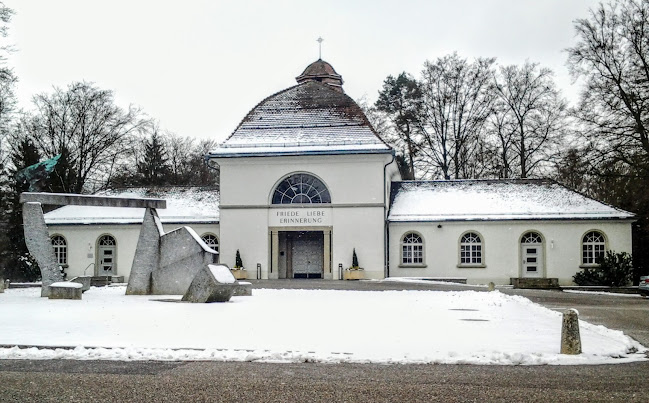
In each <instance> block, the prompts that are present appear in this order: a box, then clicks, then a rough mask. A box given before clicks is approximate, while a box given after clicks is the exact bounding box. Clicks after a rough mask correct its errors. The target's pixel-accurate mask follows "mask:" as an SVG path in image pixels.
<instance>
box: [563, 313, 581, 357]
mask: <svg viewBox="0 0 649 403" xmlns="http://www.w3.org/2000/svg"><path fill="white" fill-rule="evenodd" d="M561 354H573V355H574V354H581V336H580V335H579V312H577V310H576V309H568V310H566V311H564V312H563V326H562V328H561Z"/></svg>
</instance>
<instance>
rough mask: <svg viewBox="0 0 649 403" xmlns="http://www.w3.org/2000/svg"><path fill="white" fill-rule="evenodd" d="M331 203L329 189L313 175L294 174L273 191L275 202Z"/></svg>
mask: <svg viewBox="0 0 649 403" xmlns="http://www.w3.org/2000/svg"><path fill="white" fill-rule="evenodd" d="M295 203H300V204H310V203H331V196H330V195H329V190H328V189H327V187H326V186H325V184H324V183H322V181H321V180H320V179H318V178H316V177H315V176H313V175H309V174H294V175H291V176H289V177H288V178H286V179H284V180H283V181H281V182H280V184H279V185H277V187H276V188H275V192H274V193H273V204H295Z"/></svg>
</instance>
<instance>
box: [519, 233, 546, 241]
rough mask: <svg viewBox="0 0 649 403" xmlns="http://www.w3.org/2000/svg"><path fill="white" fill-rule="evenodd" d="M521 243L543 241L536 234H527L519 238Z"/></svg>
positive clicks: (539, 235)
mask: <svg viewBox="0 0 649 403" xmlns="http://www.w3.org/2000/svg"><path fill="white" fill-rule="evenodd" d="M521 243H543V239H542V238H541V234H539V233H538V232H527V233H526V234H525V235H523V237H522V238H521Z"/></svg>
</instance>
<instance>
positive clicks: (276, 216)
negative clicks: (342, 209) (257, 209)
mask: <svg viewBox="0 0 649 403" xmlns="http://www.w3.org/2000/svg"><path fill="white" fill-rule="evenodd" d="M268 216H269V217H268V218H269V220H268V221H269V225H270V226H279V227H290V226H320V225H327V226H329V225H331V210H329V209H312V208H299V209H281V210H279V209H278V210H275V209H272V210H270V211H269V214H268Z"/></svg>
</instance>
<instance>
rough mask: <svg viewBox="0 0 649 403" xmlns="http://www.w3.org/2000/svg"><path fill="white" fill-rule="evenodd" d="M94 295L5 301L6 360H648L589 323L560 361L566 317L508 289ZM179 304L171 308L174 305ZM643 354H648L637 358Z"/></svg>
mask: <svg viewBox="0 0 649 403" xmlns="http://www.w3.org/2000/svg"><path fill="white" fill-rule="evenodd" d="M124 292H125V288H124V287H104V288H94V287H93V288H91V289H90V290H89V291H87V292H86V293H84V294H83V300H81V301H71V300H49V299H47V298H41V297H40V289H39V288H28V289H9V290H6V291H5V293H4V294H0V318H1V320H0V324H1V326H0V344H2V345H23V346H24V345H34V346H63V347H72V348H54V349H53V348H47V349H38V348H18V347H12V348H0V358H4V359H8V358H30V359H49V358H67V359H114V360H229V361H267V362H302V361H313V362H329V363H338V362H359V363H367V362H374V363H466V364H503V365H516V364H524V365H535V364H602V363H621V362H629V361H637V360H643V359H646V358H644V357H645V355H644V354H643V353H642V352H644V351H645V350H646V348H645V347H643V346H641V345H640V344H638V343H637V342H635V341H633V340H632V339H630V338H629V337H627V336H625V335H624V334H623V333H622V332H620V331H615V330H610V329H607V328H605V327H602V326H595V325H591V324H588V323H585V322H583V321H582V322H581V338H582V346H583V351H584V352H583V354H581V355H578V356H566V355H561V354H558V352H559V348H560V337H561V314H560V313H559V312H555V311H552V310H549V309H546V308H544V307H541V306H540V305H537V304H534V303H532V302H531V301H529V300H528V299H526V298H523V297H517V296H507V295H504V294H501V293H499V292H490V293H489V292H475V291H458V292H441V291H333V290H263V289H256V290H254V291H253V293H254V295H253V296H252V297H233V298H232V300H231V301H230V302H229V303H212V304H190V303H180V302H173V301H178V300H179V299H180V297H179V296H125V295H124ZM170 300H172V302H170ZM635 351H639V352H637V353H636V352H635Z"/></svg>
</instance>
